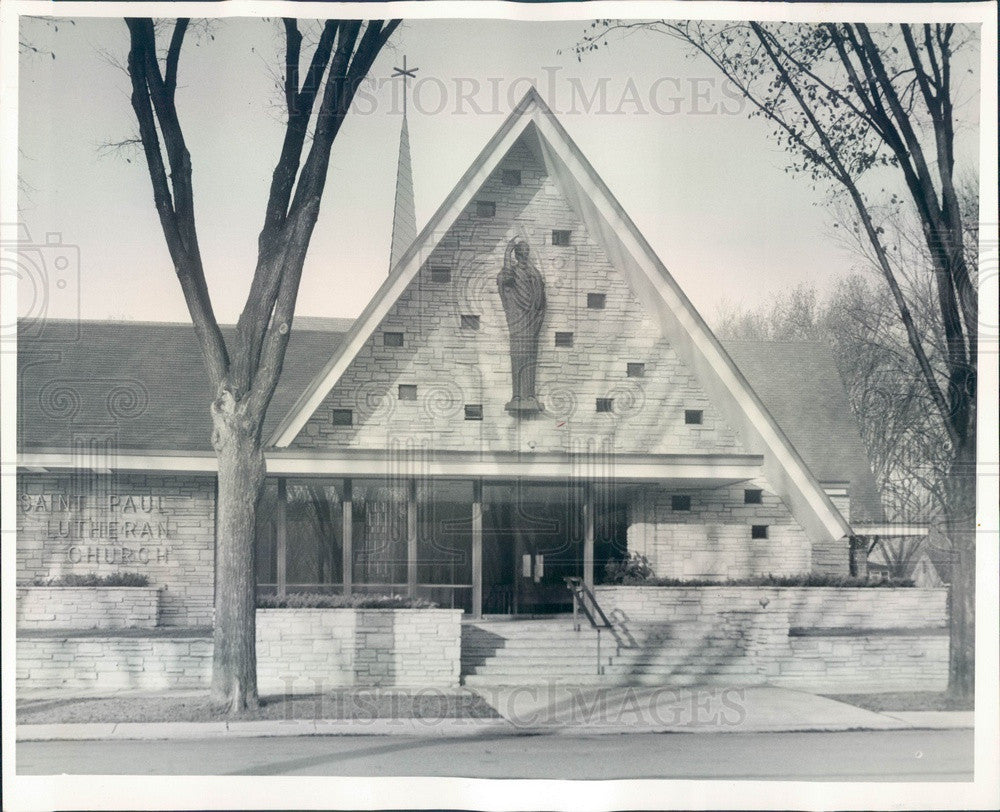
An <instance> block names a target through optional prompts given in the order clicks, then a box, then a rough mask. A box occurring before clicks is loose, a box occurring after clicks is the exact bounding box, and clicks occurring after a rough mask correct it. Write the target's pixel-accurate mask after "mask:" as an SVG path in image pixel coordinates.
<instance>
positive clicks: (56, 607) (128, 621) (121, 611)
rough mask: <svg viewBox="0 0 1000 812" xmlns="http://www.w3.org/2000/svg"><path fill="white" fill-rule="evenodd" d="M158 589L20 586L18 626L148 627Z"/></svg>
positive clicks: (155, 612)
mask: <svg viewBox="0 0 1000 812" xmlns="http://www.w3.org/2000/svg"><path fill="white" fill-rule="evenodd" d="M159 608H160V590H159V589H158V588H157V587H146V586H21V587H18V588H17V628H18V629H148V628H152V627H153V626H156V624H157V618H158V617H159Z"/></svg>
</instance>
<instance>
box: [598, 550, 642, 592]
mask: <svg viewBox="0 0 1000 812" xmlns="http://www.w3.org/2000/svg"><path fill="white" fill-rule="evenodd" d="M652 577H653V568H652V567H651V566H649V559H648V558H646V556H644V555H637V554H636V553H625V557H624V558H623V559H622V560H621V561H616V560H614V559H612V560H611V561H609V562H608V563H607V564H606V565H605V567H604V583H606V584H640V583H647V582H648V581H649V579H651V578H652Z"/></svg>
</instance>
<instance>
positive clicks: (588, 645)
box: [462, 639, 617, 652]
mask: <svg viewBox="0 0 1000 812" xmlns="http://www.w3.org/2000/svg"><path fill="white" fill-rule="evenodd" d="M597 648H598V645H597V640H538V639H532V640H497V641H490V642H487V641H485V640H474V641H471V642H468V643H466V642H463V643H462V651H463V652H465V651H477V652H492V651H549V650H551V651H597ZM600 648H601V649H603V650H606V651H614V650H615V649H616V648H617V646H616V645H615V642H614V641H613V640H602V641H601V645H600Z"/></svg>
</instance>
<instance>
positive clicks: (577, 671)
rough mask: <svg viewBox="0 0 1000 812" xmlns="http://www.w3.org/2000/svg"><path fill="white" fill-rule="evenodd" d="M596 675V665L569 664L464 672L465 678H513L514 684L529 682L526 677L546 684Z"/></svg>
mask: <svg viewBox="0 0 1000 812" xmlns="http://www.w3.org/2000/svg"><path fill="white" fill-rule="evenodd" d="M463 670H465V669H463ZM596 673H597V663H570V664H565V665H559V666H553V665H552V664H549V663H537V664H533V665H520V666H518V665H509V666H508V665H504V666H497V665H495V664H492V663H488V664H486V665H477V666H472V667H470V668H469V669H468V670H466V671H465V674H466V676H472V675H477V676H484V675H490V676H493V677H513V678H516V679H515V680H514V681H515V682H530V681H531V680H530V679H526V678H528V677H531V678H537V679H538V680H539V681H541V682H546V681H548V680H550V679H556V678H562V677H568V676H572V675H576V676H581V675H582V676H586V675H588V674H596Z"/></svg>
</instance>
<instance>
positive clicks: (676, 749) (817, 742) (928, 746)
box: [17, 730, 973, 781]
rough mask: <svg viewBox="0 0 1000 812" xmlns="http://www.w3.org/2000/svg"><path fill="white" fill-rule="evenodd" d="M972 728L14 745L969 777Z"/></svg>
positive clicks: (369, 771)
mask: <svg viewBox="0 0 1000 812" xmlns="http://www.w3.org/2000/svg"><path fill="white" fill-rule="evenodd" d="M972 735H973V734H972V731H971V730H937V731H921V730H904V731H869V732H842V733H760V734H755V733H737V734H686V733H685V734H632V735H622V736H608V735H603V736H586V735H572V736H571V735H548V734H541V735H534V736H518V735H511V734H510V733H495V734H494V733H484V734H482V735H477V736H470V737H461V738H446V737H416V736H392V737H386V736H381V737H380V736H344V737H332V736H331V737H326V736H313V737H293V738H254V739H249V738H248V739H240V740H220V739H207V740H199V741H183V740H178V741H78V742H73V741H51V742H19V743H18V744H17V771H18V773H20V774H34V775H39V774H42V775H44V774H58V773H70V774H157V775H162V774H168V775H171V774H176V775H185V774H186V775H248V774H249V775H340V776H393V775H395V776H406V775H426V776H443V775H453V776H462V777H482V778H687V779H713V778H725V779H733V780H740V779H764V780H767V779H776V780H777V779H798V780H807V781H808V780H816V781H866V780H872V781H971V780H972V747H973V738H972Z"/></svg>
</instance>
